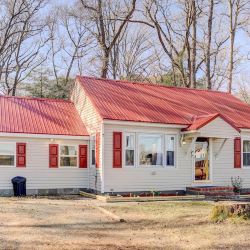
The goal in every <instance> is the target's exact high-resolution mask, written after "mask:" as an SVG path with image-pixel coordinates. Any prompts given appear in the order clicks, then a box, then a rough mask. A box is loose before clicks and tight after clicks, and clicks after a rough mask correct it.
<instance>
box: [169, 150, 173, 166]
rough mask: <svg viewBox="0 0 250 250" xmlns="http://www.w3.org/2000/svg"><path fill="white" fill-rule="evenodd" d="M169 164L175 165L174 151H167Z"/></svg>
mask: <svg viewBox="0 0 250 250" xmlns="http://www.w3.org/2000/svg"><path fill="white" fill-rule="evenodd" d="M167 166H174V151H167Z"/></svg>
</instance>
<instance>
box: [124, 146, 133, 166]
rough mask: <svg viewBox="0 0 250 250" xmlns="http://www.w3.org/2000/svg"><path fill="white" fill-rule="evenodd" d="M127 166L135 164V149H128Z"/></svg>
mask: <svg viewBox="0 0 250 250" xmlns="http://www.w3.org/2000/svg"><path fill="white" fill-rule="evenodd" d="M126 166H134V150H128V149H127V150H126Z"/></svg>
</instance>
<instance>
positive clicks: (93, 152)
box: [91, 149, 95, 165]
mask: <svg viewBox="0 0 250 250" xmlns="http://www.w3.org/2000/svg"><path fill="white" fill-rule="evenodd" d="M91 154H92V160H91V163H92V165H95V150H93V149H92V152H91Z"/></svg>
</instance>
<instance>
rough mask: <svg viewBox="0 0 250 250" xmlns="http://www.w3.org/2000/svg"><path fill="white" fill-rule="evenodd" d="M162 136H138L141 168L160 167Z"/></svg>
mask: <svg viewBox="0 0 250 250" xmlns="http://www.w3.org/2000/svg"><path fill="white" fill-rule="evenodd" d="M162 141H163V140H162V136H161V135H157V134H140V135H139V136H138V145H139V165H141V166H161V165H162V158H163V157H162V156H163V151H162V145H163V142H162Z"/></svg>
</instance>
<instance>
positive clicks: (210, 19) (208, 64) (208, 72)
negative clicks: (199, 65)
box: [206, 0, 214, 89]
mask: <svg viewBox="0 0 250 250" xmlns="http://www.w3.org/2000/svg"><path fill="white" fill-rule="evenodd" d="M213 11H214V0H210V8H209V15H208V37H207V50H206V78H207V88H208V89H212V82H211V58H210V55H211V40H212V27H213Z"/></svg>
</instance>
